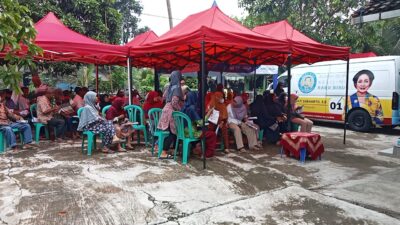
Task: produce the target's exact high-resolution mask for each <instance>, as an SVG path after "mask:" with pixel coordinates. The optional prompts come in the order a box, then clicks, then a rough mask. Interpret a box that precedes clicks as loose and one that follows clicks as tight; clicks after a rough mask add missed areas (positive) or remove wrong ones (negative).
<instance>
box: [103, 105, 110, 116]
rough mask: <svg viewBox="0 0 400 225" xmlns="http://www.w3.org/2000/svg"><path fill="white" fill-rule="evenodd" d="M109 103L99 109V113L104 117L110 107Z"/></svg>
mask: <svg viewBox="0 0 400 225" xmlns="http://www.w3.org/2000/svg"><path fill="white" fill-rule="evenodd" d="M110 107H111V105H107V106H104V108H103V109H102V110H101V115H102V116H103V118H106V113H107V111H108V110H109V109H110Z"/></svg>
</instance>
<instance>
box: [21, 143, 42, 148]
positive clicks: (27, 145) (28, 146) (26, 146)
mask: <svg viewBox="0 0 400 225" xmlns="http://www.w3.org/2000/svg"><path fill="white" fill-rule="evenodd" d="M23 148H26V149H37V148H39V146H37V145H35V144H25V145H24V146H23Z"/></svg>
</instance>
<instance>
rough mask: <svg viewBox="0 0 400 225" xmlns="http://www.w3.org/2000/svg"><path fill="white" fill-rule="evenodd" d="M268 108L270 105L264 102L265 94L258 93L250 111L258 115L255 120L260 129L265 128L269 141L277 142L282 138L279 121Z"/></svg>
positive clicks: (252, 114)
mask: <svg viewBox="0 0 400 225" xmlns="http://www.w3.org/2000/svg"><path fill="white" fill-rule="evenodd" d="M267 108H268V106H266V105H265V104H264V101H263V96H262V95H257V96H256V99H255V100H254V102H253V103H251V104H250V113H251V116H256V117H257V119H256V120H255V121H254V122H255V123H256V124H257V125H258V126H259V127H260V129H263V130H264V136H266V138H267V141H268V142H269V143H274V144H275V143H278V141H279V139H280V135H279V127H278V121H277V119H276V118H275V117H274V116H272V115H271V114H270V113H269V111H268V109H267Z"/></svg>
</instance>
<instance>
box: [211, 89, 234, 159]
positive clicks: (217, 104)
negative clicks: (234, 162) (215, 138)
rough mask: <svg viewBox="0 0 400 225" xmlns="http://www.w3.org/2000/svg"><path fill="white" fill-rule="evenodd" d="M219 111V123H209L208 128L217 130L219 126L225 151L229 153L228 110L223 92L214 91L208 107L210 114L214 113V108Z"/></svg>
mask: <svg viewBox="0 0 400 225" xmlns="http://www.w3.org/2000/svg"><path fill="white" fill-rule="evenodd" d="M214 109H215V110H217V111H218V112H219V117H218V124H213V123H209V124H208V129H209V130H213V131H216V130H217V128H219V130H220V131H221V134H222V138H223V141H224V148H225V149H224V152H225V153H226V154H228V153H229V136H228V110H227V107H226V105H225V103H224V96H223V93H221V92H214V95H213V98H212V101H211V102H210V105H209V108H208V113H207V114H208V115H210V114H211V113H212V110H214Z"/></svg>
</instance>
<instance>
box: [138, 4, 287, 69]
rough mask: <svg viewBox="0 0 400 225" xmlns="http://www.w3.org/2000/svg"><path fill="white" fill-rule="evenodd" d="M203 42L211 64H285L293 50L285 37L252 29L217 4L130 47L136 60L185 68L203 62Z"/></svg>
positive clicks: (145, 63) (171, 67) (160, 65)
mask: <svg viewBox="0 0 400 225" xmlns="http://www.w3.org/2000/svg"><path fill="white" fill-rule="evenodd" d="M202 42H204V44H205V58H206V61H207V64H219V63H226V64H239V63H244V64H251V65H253V64H257V65H260V64H263V63H266V62H269V63H275V64H283V63H284V62H285V61H286V54H287V53H288V51H289V48H288V45H287V43H286V42H285V41H282V40H277V39H275V38H272V37H268V36H264V35H261V34H258V33H256V32H253V31H251V30H249V29H248V28H246V27H244V26H242V25H241V24H239V23H238V22H236V21H234V20H233V19H231V18H230V17H228V16H227V15H225V14H224V13H223V12H221V10H220V9H219V8H218V7H217V6H213V7H211V8H210V9H208V10H205V11H202V12H199V13H196V14H193V15H191V16H189V17H187V18H186V19H185V20H183V21H182V22H181V23H179V24H178V25H177V26H175V27H174V28H172V29H171V30H170V31H168V32H167V33H165V34H164V35H162V36H161V37H160V38H159V39H158V40H156V41H154V42H151V43H148V44H146V45H143V46H139V47H137V48H131V49H130V55H131V56H133V57H134V61H133V64H134V65H136V66H147V67H154V66H157V67H158V68H165V69H167V70H168V69H170V70H172V69H182V68H184V67H185V65H187V64H193V63H195V64H198V63H200V57H201V53H202V51H201V47H202Z"/></svg>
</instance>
